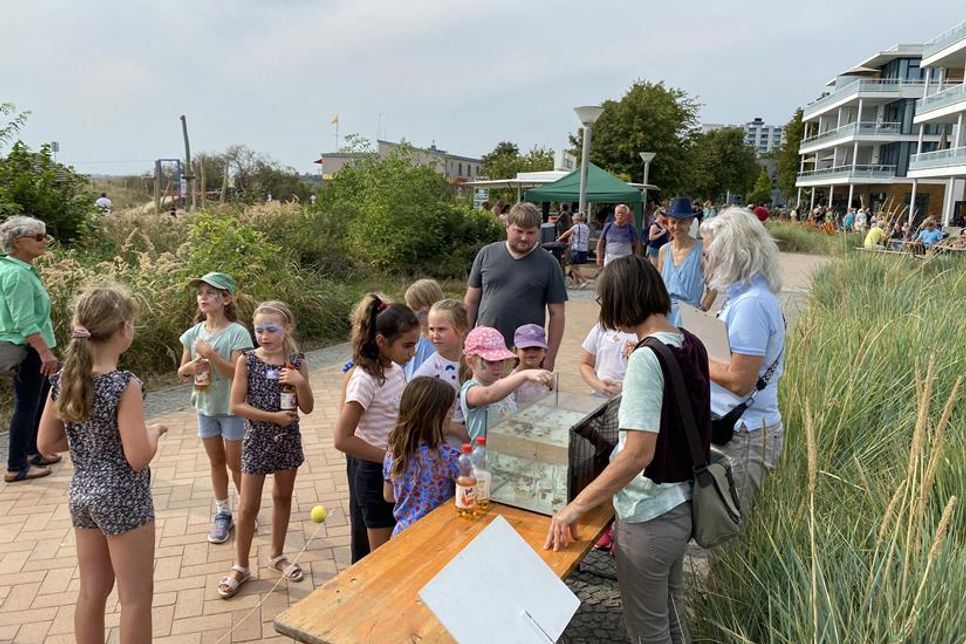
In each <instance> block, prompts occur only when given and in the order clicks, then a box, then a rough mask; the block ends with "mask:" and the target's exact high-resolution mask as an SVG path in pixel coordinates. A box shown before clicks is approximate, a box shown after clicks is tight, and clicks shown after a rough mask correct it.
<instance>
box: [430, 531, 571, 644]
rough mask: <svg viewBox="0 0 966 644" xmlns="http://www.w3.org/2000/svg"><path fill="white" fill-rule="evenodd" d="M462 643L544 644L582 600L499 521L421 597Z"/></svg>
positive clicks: (560, 629) (556, 635) (554, 637)
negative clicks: (515, 643)
mask: <svg viewBox="0 0 966 644" xmlns="http://www.w3.org/2000/svg"><path fill="white" fill-rule="evenodd" d="M419 598H420V599H421V600H422V601H423V603H424V604H426V606H428V607H429V609H430V610H431V611H433V614H434V615H436V617H437V618H438V619H439V621H440V622H442V624H443V626H445V627H446V630H447V631H449V634H450V635H452V636H453V638H454V639H455V640H456V641H457V642H459V643H460V644H493V642H501V643H502V642H519V643H521V644H528V643H531V642H532V643H534V644H547V643H548V642H555V641H557V639H559V638H560V635H561V634H562V633H563V631H564V629H565V628H566V627H567V624H568V623H569V622H570V619H571V618H572V617H573V615H574V613H575V612H577V607H578V606H580V600H579V599H577V596H576V595H574V594H573V593H572V592H571V591H570V589H569V588H567V585H566V584H564V583H563V581H561V580H560V579H559V578H558V577H557V575H556V573H554V571H553V570H552V569H551V568H550V567H549V566H548V565H547V564H545V563H544V562H543V560H542V559H540V557H539V556H538V555H537V553H536V552H534V551H533V548H531V547H530V544H528V543H527V542H526V541H524V539H523V537H521V536H520V535H519V534H518V533H517V531H516V530H514V529H513V528H512V527H511V526H510V524H509V523H507V521H506V519H504V518H503V517H502V516H497V517H496V518H495V519H494V520H493V521H492V522H491V523H490V525H488V526H487V527H486V528H484V529H483V531H482V532H480V534H478V535H477V536H476V538H475V539H473V541H471V542H470V543H469V545H467V546H466V547H465V548H464V549H463V550H462V551H461V552H460V553H459V554H458V555H456V556H455V557H454V558H453V560H452V561H450V562H449V563H448V564H447V565H446V567H445V568H443V569H442V570H440V571H439V573H437V575H436V576H435V577H433V578H432V579H431V580H430V581H429V583H428V584H426V585H425V586H424V587H423V589H422V590H421V591H420V592H419Z"/></svg>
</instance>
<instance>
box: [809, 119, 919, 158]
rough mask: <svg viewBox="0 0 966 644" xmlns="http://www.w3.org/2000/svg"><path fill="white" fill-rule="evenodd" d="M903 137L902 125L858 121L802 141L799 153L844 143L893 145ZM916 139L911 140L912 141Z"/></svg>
mask: <svg viewBox="0 0 966 644" xmlns="http://www.w3.org/2000/svg"><path fill="white" fill-rule="evenodd" d="M901 137H902V123H877V122H874V121H856V122H853V123H849V124H847V125H843V126H842V127H837V128H833V129H831V130H826V131H825V132H821V133H819V134H816V135H815V136H810V137H808V138H807V139H802V143H801V145H800V146H799V149H798V151H799V153H801V154H809V153H811V152H817V151H818V150H822V149H824V148H829V147H833V146H836V145H842V144H843V143H853V142H856V141H858V142H869V143H891V142H892V141H898V140H900V138H901ZM913 138H915V137H912V138H910V140H912V139H913Z"/></svg>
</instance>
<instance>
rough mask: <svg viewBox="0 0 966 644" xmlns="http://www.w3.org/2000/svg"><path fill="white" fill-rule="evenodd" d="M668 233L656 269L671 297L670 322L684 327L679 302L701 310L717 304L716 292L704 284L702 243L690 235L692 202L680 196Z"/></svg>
mask: <svg viewBox="0 0 966 644" xmlns="http://www.w3.org/2000/svg"><path fill="white" fill-rule="evenodd" d="M667 221H668V230H669V232H670V234H671V241H670V242H668V243H666V244H664V245H663V246H661V249H660V250H659V251H658V255H657V267H658V269H660V271H661V277H662V278H663V279H664V285H665V286H666V287H667V292H668V294H669V295H670V296H671V314H670V315H669V316H668V322H670V323H671V324H673V325H674V326H680V325H681V313H680V311H679V310H678V302H687V303H688V304H690V305H691V306H694V307H697V308H699V309H701V310H702V311H707V310H708V309H709V308H711V305H712V304H714V299H715V297H716V296H717V292H716V291H714V290H713V289H708V290H707V293H706V292H705V284H704V259H703V257H702V254H703V252H704V247H703V245H702V243H701V241H700V240H697V239H695V238H694V237H692V236H691V234H690V229H691V223H692V221H694V210H693V209H692V207H691V200H690V199H687V198H686V197H679V198H677V199H674V200H673V201H672V202H671V207H670V208H668V209H667Z"/></svg>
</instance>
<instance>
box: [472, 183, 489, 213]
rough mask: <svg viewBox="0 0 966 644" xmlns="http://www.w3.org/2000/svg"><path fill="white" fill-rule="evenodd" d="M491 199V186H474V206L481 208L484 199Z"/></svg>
mask: <svg viewBox="0 0 966 644" xmlns="http://www.w3.org/2000/svg"><path fill="white" fill-rule="evenodd" d="M489 200H490V189H489V188H474V189H473V207H474V208H476V209H477V210H479V209H480V208H482V207H483V202H484V201H489Z"/></svg>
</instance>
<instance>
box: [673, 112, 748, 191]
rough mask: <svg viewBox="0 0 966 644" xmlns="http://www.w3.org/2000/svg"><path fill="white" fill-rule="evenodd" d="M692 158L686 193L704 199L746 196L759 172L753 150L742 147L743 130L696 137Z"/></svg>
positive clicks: (734, 129)
mask: <svg viewBox="0 0 966 644" xmlns="http://www.w3.org/2000/svg"><path fill="white" fill-rule="evenodd" d="M691 158H692V163H691V168H692V174H691V183H690V187H689V189H688V190H687V192H688V193H689V194H695V195H701V196H702V197H704V198H705V199H712V200H714V199H717V198H718V197H720V196H723V195H724V194H725V193H727V192H732V193H735V194H745V193H747V192H749V191H750V190H751V188H752V186H753V185H754V183H755V178H756V177H757V176H758V174H759V171H760V169H761V166H760V165H759V164H758V160H757V159H756V158H755V150H754V149H753V148H752V147H750V146H749V145H747V144H746V143H745V133H744V130H742V129H741V128H738V127H730V128H723V129H720V130H713V131H711V132H705V133H698V134H696V135H695V136H694V139H693V147H692V148H691Z"/></svg>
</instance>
